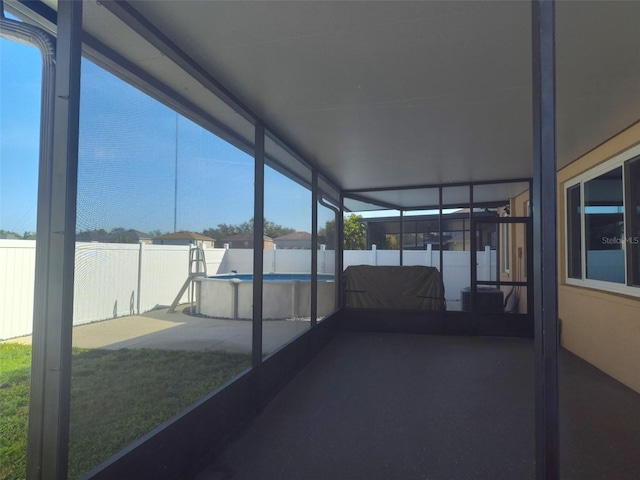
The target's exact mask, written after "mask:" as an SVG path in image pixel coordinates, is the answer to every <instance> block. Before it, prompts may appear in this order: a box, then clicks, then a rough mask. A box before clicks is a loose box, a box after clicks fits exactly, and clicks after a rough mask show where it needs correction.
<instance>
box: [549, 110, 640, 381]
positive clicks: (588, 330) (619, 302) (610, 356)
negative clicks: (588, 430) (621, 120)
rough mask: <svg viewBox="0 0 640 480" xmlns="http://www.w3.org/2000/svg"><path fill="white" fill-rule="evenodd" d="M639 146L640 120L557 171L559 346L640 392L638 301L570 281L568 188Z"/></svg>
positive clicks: (639, 305)
mask: <svg viewBox="0 0 640 480" xmlns="http://www.w3.org/2000/svg"><path fill="white" fill-rule="evenodd" d="M638 144H640V122H639V123H636V124H634V125H633V126H631V127H630V128H628V129H627V130H625V131H623V132H621V133H620V134H618V135H616V136H615V137H613V138H611V139H610V140H608V141H606V142H604V143H603V144H601V145H600V146H599V147H597V148H595V149H594V150H592V151H591V152H589V153H587V154H585V155H584V156H582V157H581V158H579V159H577V160H576V161H574V162H572V163H571V164H569V165H567V166H566V167H565V168H563V169H562V170H560V171H559V172H558V203H559V205H558V274H559V290H558V301H559V318H560V319H561V321H562V336H561V343H562V345H563V346H564V347H565V348H567V349H568V350H570V351H572V352H573V353H575V354H576V355H578V356H580V357H581V358H583V359H585V360H586V361H588V362H590V363H592V364H593V365H595V366H596V367H598V368H599V369H600V370H602V371H604V372H606V373H607V374H609V375H611V376H612V377H614V378H616V379H617V380H619V381H620V382H622V383H624V384H626V385H628V386H629V387H631V388H632V389H634V390H636V391H638V392H640V298H638V297H633V296H630V295H623V294H617V293H611V292H605V291H602V290H597V289H594V288H587V287H578V286H574V285H568V284H567V283H566V263H565V259H566V252H565V240H566V239H565V237H566V232H565V205H564V195H565V191H564V185H565V183H566V182H567V181H569V180H571V179H572V178H574V177H575V176H577V175H580V174H582V173H584V172H585V171H588V170H590V169H591V168H593V167H595V166H597V165H599V164H600V163H602V162H604V161H607V160H608V159H610V158H612V157H614V156H616V155H618V154H620V153H622V152H624V151H626V150H628V149H629V148H632V147H633V146H635V145H638Z"/></svg>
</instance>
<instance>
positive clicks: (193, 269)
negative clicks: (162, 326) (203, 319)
mask: <svg viewBox="0 0 640 480" xmlns="http://www.w3.org/2000/svg"><path fill="white" fill-rule="evenodd" d="M199 277H204V278H207V262H206V261H205V258H204V249H203V248H202V246H201V245H196V246H193V247H191V248H190V249H189V276H188V277H187V280H185V282H184V285H182V288H181V289H180V291H179V292H178V295H176V298H175V300H174V301H173V303H172V304H171V306H170V307H169V313H174V312H175V310H176V307H177V306H178V303H180V299H181V298H182V296H183V295H184V292H186V291H187V289H189V303H190V305H191V313H193V297H194V292H195V288H193V286H194V285H193V284H194V282H195V279H196V278H199Z"/></svg>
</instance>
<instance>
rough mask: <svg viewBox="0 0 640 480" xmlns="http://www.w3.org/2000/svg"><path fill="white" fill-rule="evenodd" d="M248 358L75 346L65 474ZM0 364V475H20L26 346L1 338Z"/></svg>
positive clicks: (143, 429) (85, 466)
mask: <svg viewBox="0 0 640 480" xmlns="http://www.w3.org/2000/svg"><path fill="white" fill-rule="evenodd" d="M249 364H250V356H249V355H240V354H228V353H224V352H216V351H201V352H191V351H182V350H180V351H175V350H152V349H136V350H128V349H123V350H98V349H95V350H86V349H83V350H80V349H74V352H73V357H72V382H71V385H72V387H71V423H70V445H69V451H70V452H69V478H76V477H77V476H78V475H80V474H81V473H84V472H86V471H88V470H90V469H92V468H93V467H95V466H97V465H98V464H100V463H101V462H102V461H104V460H106V459H107V458H109V457H110V456H111V455H113V454H115V453H117V452H118V451H119V450H121V449H122V448H123V447H125V446H126V445H128V444H129V443H131V442H132V441H134V440H136V439H137V438H140V437H141V436H142V435H144V434H146V433H148V432H149V431H151V430H152V429H154V428H155V427H157V426H158V425H160V424H161V423H162V422H164V421H166V420H168V419H169V418H171V417H172V416H173V415H175V414H176V413H178V412H180V411H182V410H183V409H184V408H186V407H188V406H189V405H191V404H192V403H194V402H195V401H196V400H198V399H199V398H201V397H202V396H203V395H206V394H207V393H209V392H211V391H212V390H214V389H215V388H217V387H218V386H219V385H221V384H222V383H224V382H226V381H227V380H229V379H230V378H231V377H233V376H234V375H236V374H238V373H240V372H241V371H242V370H244V369H245V368H247V367H248V366H249ZM0 365H1V370H0V442H1V443H0V479H11V480H13V479H23V478H24V477H25V465H26V458H25V451H26V445H27V420H28V401H29V377H30V366H31V347H30V346H24V345H17V344H11V343H8V344H0Z"/></svg>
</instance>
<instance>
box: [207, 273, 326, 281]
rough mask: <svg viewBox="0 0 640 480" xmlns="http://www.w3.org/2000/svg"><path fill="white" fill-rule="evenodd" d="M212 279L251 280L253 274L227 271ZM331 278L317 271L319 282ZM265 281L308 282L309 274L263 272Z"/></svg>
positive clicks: (309, 279)
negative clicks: (227, 272)
mask: <svg viewBox="0 0 640 480" xmlns="http://www.w3.org/2000/svg"><path fill="white" fill-rule="evenodd" d="M209 278H213V279H214V280H232V279H234V278H235V279H237V280H240V281H242V282H253V274H252V273H229V274H225V275H214V276H212V277H209ZM331 280H333V275H330V274H327V273H319V274H318V281H319V282H328V281H331ZM264 281H265V282H293V281H299V282H310V281H311V274H309V273H265V274H264Z"/></svg>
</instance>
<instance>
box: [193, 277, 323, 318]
mask: <svg viewBox="0 0 640 480" xmlns="http://www.w3.org/2000/svg"><path fill="white" fill-rule="evenodd" d="M263 279H264V282H263V287H262V292H263V293H262V317H263V318H264V319H283V318H305V317H309V316H310V315H311V313H310V312H311V274H308V273H306V274H305V273H267V274H265V275H264V276H263ZM195 281H196V283H195V285H196V313H198V314H200V315H206V316H208V317H218V318H233V319H251V318H253V275H252V274H250V273H231V274H225V275H216V276H213V277H208V278H196V279H195ZM334 305H335V283H334V281H333V275H327V274H318V316H319V317H321V316H324V315H328V314H329V313H331V312H332V311H333V310H334V309H335V308H334Z"/></svg>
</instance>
